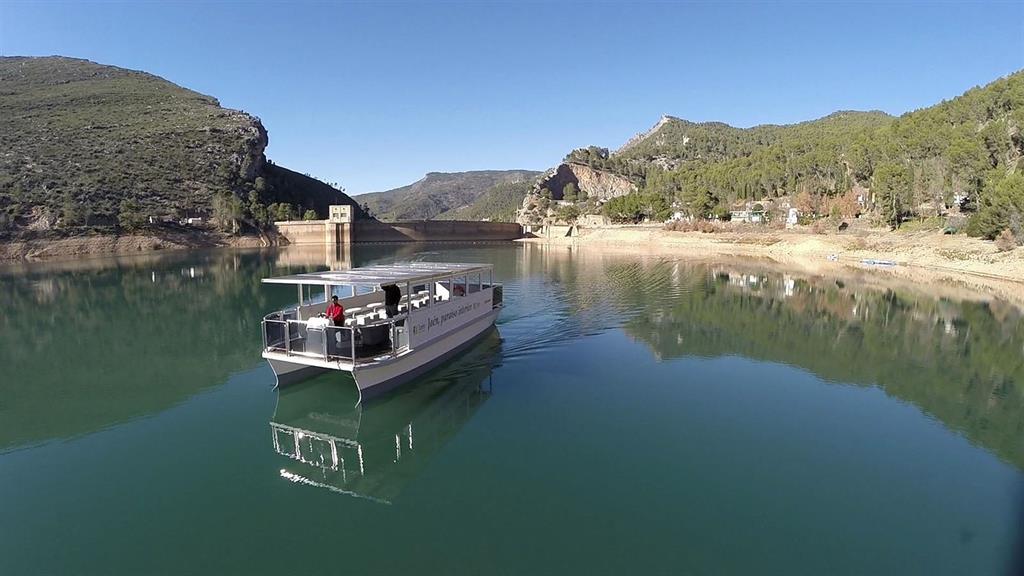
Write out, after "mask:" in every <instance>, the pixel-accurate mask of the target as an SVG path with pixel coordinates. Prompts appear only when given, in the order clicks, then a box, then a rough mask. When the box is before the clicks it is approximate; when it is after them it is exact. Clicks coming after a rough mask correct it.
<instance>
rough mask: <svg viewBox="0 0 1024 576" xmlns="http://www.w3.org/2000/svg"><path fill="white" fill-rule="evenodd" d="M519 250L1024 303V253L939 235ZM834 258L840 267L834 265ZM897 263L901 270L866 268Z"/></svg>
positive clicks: (716, 238)
mask: <svg viewBox="0 0 1024 576" xmlns="http://www.w3.org/2000/svg"><path fill="white" fill-rule="evenodd" d="M520 242H526V243H536V244H545V245H549V246H565V247H571V246H578V247H581V248H588V249H589V248H599V249H600V250H602V251H609V250H610V251H616V252H628V253H632V254H646V255H656V256H680V257H686V258H687V259H717V260H720V259H721V258H722V257H723V256H738V257H744V258H762V259H767V260H770V261H772V262H776V263H778V264H780V265H785V266H786V267H789V268H795V269H799V270H803V271H805V272H808V273H814V274H817V273H827V272H829V271H840V270H842V269H849V268H859V269H870V270H872V271H876V272H877V273H879V274H882V275H885V276H887V277H892V278H903V279H906V280H910V281H913V282H924V283H942V282H952V283H955V284H958V285H961V286H966V287H971V288H977V289H984V290H986V291H988V292H991V293H992V294H993V295H996V296H999V297H1003V298H1006V299H1008V300H1012V301H1014V302H1017V303H1024V248H1018V249H1016V250H1013V251H1010V252H998V251H997V250H996V248H995V247H994V246H993V244H992V243H991V242H985V241H983V240H978V239H975V238H968V237H965V236H963V235H944V234H942V233H941V232H934V231H929V232H908V233H904V232H875V233H865V234H849V235H848V234H842V233H832V234H813V233H809V232H792V231H758V232H747V231H738V232H715V233H702V232H673V231H668V230H665V229H663V228H662V227H661V226H658V227H654V226H622V227H615V226H610V227H606V228H592V229H582V230H581V232H580V235H579V236H571V237H558V238H527V239H523V240H520ZM832 257H834V260H832V259H831V258H832ZM866 259H875V260H892V261H895V262H896V263H897V265H896V266H873V265H867V264H864V263H863V262H862V261H863V260H866Z"/></svg>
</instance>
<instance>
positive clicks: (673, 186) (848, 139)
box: [550, 72, 1024, 241]
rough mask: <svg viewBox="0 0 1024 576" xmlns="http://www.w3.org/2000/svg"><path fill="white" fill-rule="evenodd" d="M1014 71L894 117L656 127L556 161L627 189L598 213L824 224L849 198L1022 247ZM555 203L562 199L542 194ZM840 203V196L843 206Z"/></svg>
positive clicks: (666, 122) (1023, 188)
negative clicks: (609, 177) (778, 201)
mask: <svg viewBox="0 0 1024 576" xmlns="http://www.w3.org/2000/svg"><path fill="white" fill-rule="evenodd" d="M1022 130H1024V72H1017V73H1015V74H1012V75H1010V76H1007V77H1005V78H1001V79H999V80H996V81H995V82H992V83H991V84H988V85H987V86H984V87H979V88H974V89H971V90H969V91H967V92H966V93H964V94H963V95H961V96H959V97H957V98H954V99H952V100H950V101H946V102H943V103H941V104H938V105H935V106H932V107H930V108H925V109H921V110H917V111H914V112H909V113H907V114H904V115H903V116H900V117H898V118H894V117H891V116H888V115H886V114H884V113H881V112H849V111H847V112H837V113H835V114H832V115H830V116H827V117H825V118H821V119H819V120H814V121H810V122H804V123H800V124H795V125H789V126H757V127H754V128H749V129H740V128H734V127H731V126H728V125H725V124H720V123H702V124H696V123H692V122H686V121H684V120H679V119H677V118H671V117H665V118H663V119H662V120H661V121H660V122H659V123H658V125H657V126H656V127H655V129H652V130H651V131H649V132H648V133H646V134H643V135H641V136H639V137H637V138H636V139H634V140H633V141H631V142H630V143H628V144H627V145H626V146H624V147H623V148H622V149H620V150H619V151H616V152H614V153H608V151H607V150H606V149H602V148H597V147H590V148H582V149H579V150H575V151H573V152H572V153H570V154H569V155H568V156H567V157H566V162H572V163H577V164H585V165H587V166H590V167H592V168H596V169H600V170H602V171H606V172H609V173H613V174H618V175H622V176H625V177H628V178H629V179H631V180H632V181H633V182H635V183H636V184H637V185H638V188H639V189H638V191H637V192H636V193H634V194H629V195H627V196H623V197H621V198H615V199H613V200H612V201H610V202H608V203H607V204H606V205H605V212H606V213H608V214H609V215H611V216H613V217H619V218H626V219H629V218H641V217H655V216H657V217H664V216H667V214H668V213H670V212H671V211H674V210H677V209H679V210H682V211H684V212H687V213H689V214H692V215H694V216H702V217H707V216H712V215H721V214H725V213H727V212H728V207H729V206H730V205H731V204H732V203H734V202H736V201H737V200H742V199H749V200H761V199H765V198H777V197H782V196H788V197H790V198H796V197H801V198H802V205H803V206H807V207H809V208H810V209H811V210H812V211H813V212H816V213H817V214H818V215H825V214H828V212H829V211H830V210H832V209H833V207H835V206H838V205H839V204H840V203H842V202H845V203H846V204H849V202H850V198H849V196H850V195H851V194H852V193H853V192H854V191H859V192H861V193H862V196H865V197H866V198H865V201H866V202H867V203H868V206H867V208H868V209H871V210H873V212H874V213H875V214H876V215H877V216H878V217H879V218H881V219H883V220H885V221H886V222H888V223H889V224H891V225H892V226H898V225H899V224H900V223H901V222H903V221H904V220H906V219H908V218H910V217H912V216H915V215H917V216H928V215H936V214H940V213H943V212H945V210H946V209H947V208H954V207H955V208H963V210H964V212H965V213H967V214H969V215H970V219H969V223H968V226H967V228H966V229H967V231H968V232H969V233H971V234H974V235H980V236H984V237H988V238H993V237H994V236H996V235H997V234H998V233H999V232H1000V231H1002V230H1004V229H1008V228H1009V229H1011V230H1012V231H1013V233H1014V234H1015V235H1016V237H1017V238H1018V240H1020V241H1024V230H1022V223H1021V222H1022V215H1024V176H1022V175H1021V173H1020V170H1019V168H1020V162H1021V160H1020V159H1021V157H1022V156H1024V133H1022ZM550 193H551V194H552V195H553V196H554V198H556V199H559V198H561V191H555V190H551V191H550ZM844 197H845V198H844Z"/></svg>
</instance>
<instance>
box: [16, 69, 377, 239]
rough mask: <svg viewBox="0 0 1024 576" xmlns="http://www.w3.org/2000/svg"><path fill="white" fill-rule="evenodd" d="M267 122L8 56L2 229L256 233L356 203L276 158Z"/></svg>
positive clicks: (213, 104)
mask: <svg viewBox="0 0 1024 576" xmlns="http://www.w3.org/2000/svg"><path fill="white" fill-rule="evenodd" d="M267 143H268V134H267V131H266V129H265V128H264V127H263V125H262V123H261V122H260V120H259V119H258V118H256V117H254V116H251V115H249V114H247V113H245V112H241V111H238V110H230V109H226V108H223V107H221V106H220V104H219V102H218V101H217V100H216V99H215V98H212V97H210V96H206V95H203V94H199V93H197V92H194V91H192V90H188V89H186V88H182V87H180V86H177V85H175V84H173V83H171V82H168V81H166V80H164V79H162V78H159V77H157V76H154V75H152V74H148V73H145V72H138V71H134V70H127V69H124V68H118V67H114V66H105V65H101V64H97V63H95V62H90V61H88V60H80V59H74V58H64V57H43V58H35V57H0V233H3V232H4V231H5V230H6V231H7V232H11V231H12V230H13V231H14V232H17V231H19V230H28V229H31V230H37V231H46V230H53V231H55V232H56V231H59V230H65V231H68V230H73V229H75V228H85V227H89V228H91V229H94V230H101V231H106V230H109V231H115V230H116V229H121V228H125V227H139V228H141V227H145V226H147V224H146V223H147V221H148V220H149V219H150V218H152V219H155V220H157V221H161V222H162V221H165V220H177V219H179V218H182V217H186V216H188V217H194V216H198V217H216V218H219V219H220V220H223V221H225V222H230V223H231V225H230V227H231V228H234V229H235V230H236V231H237V230H238V229H239V228H246V227H247V228H249V229H250V230H258V229H262V228H264V227H267V226H269V225H270V222H271V221H272V220H274V219H277V218H280V217H300V216H301V214H302V213H303V212H305V211H309V210H312V211H315V212H316V213H318V214H320V215H321V216H326V213H327V206H328V205H330V204H349V205H352V206H354V207H355V210H356V212H357V214H358V215H362V213H361V211H360V210H359V208H358V206H357V205H356V203H355V202H354V201H352V199H351V198H349V197H348V196H346V195H345V194H344V193H342V192H341V191H340V190H338V189H336V188H335V187H333V186H330V185H328V184H326V183H323V182H320V181H319V180H316V179H315V178H312V177H310V176H306V175H302V174H299V173H297V172H293V171H291V170H288V169H286V168H283V167H280V166H276V165H274V164H273V163H271V162H269V161H268V160H267V159H266V157H265V155H264V150H265V149H266V146H267Z"/></svg>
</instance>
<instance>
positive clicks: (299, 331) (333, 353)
mask: <svg viewBox="0 0 1024 576" xmlns="http://www.w3.org/2000/svg"><path fill="white" fill-rule="evenodd" d="M288 312H289V311H287V310H285V311H282V312H274V313H272V314H268V315H267V316H265V317H264V318H263V348H264V350H266V351H268V352H283V353H285V354H287V355H289V356H291V355H295V356H302V357H307V358H316V359H320V360H327V361H337V360H347V361H349V362H352V363H353V364H358V363H360V362H366V361H369V360H371V359H376V358H380V357H381V356H388V355H396V354H398V353H399V352H400V351H402V350H404V349H405V348H407V347H408V336H407V335H406V334H404V333H403V332H402V331H401V330H399V327H400V326H402V325H403V324H404V321H405V319H406V318H407V315H406V314H401V315H398V316H395V317H394V318H389V319H386V320H383V321H380V320H378V321H375V322H372V323H366V324H353V325H351V326H331V325H327V326H316V327H312V328H311V327H310V326H309V321H308V320H298V319H296V318H295V316H294V315H290V314H288Z"/></svg>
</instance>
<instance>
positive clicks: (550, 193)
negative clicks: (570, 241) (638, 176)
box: [516, 162, 637, 226]
mask: <svg viewBox="0 0 1024 576" xmlns="http://www.w3.org/2000/svg"><path fill="white" fill-rule="evenodd" d="M569 184H573V185H574V186H575V187H576V189H577V190H579V191H580V192H582V193H584V194H585V195H586V198H588V199H589V200H591V201H593V202H597V203H600V202H604V201H606V200H609V199H611V198H615V197H617V196H624V195H626V194H629V193H630V192H635V191H636V189H637V186H636V184H634V183H633V182H631V181H630V180H629V179H628V178H626V177H624V176H620V175H618V174H614V173H612V172H608V171H605V170H599V169H596V168H593V167H591V166H587V165H586V164H580V163H577V162H565V163H562V164H559V165H558V166H557V167H556V168H553V169H552V170H549V171H547V172H545V173H544V175H543V176H541V177H540V178H539V179H538V180H537V182H536V183H535V184H534V185H533V189H532V190H531V191H530V193H529V194H527V196H526V198H525V199H523V205H522V207H521V208H520V209H519V213H518V214H517V216H516V221H517V222H519V223H520V224H523V225H527V226H528V225H536V224H541V223H543V221H544V220H546V219H547V218H548V217H549V216H550V208H551V205H550V204H551V202H550V201H552V200H554V201H559V200H563V199H564V198H565V187H566V186H568V185H569ZM544 191H547V192H546V193H545V192H544Z"/></svg>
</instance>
